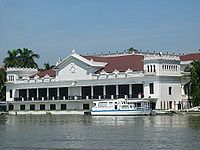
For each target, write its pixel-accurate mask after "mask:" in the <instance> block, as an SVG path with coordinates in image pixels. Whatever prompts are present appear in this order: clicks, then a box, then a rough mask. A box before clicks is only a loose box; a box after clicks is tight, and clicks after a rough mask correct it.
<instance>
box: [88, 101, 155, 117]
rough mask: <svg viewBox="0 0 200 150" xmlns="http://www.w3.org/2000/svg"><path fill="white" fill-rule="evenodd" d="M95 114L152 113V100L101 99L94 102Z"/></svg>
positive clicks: (93, 109)
mask: <svg viewBox="0 0 200 150" xmlns="http://www.w3.org/2000/svg"><path fill="white" fill-rule="evenodd" d="M93 103H94V104H95V106H94V107H93V108H92V111H91V115H93V116H134V115H150V114H151V109H150V102H149V101H148V100H143V99H142V100H127V99H115V100H99V101H94V102H93Z"/></svg>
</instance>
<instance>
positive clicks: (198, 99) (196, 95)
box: [191, 60, 200, 107]
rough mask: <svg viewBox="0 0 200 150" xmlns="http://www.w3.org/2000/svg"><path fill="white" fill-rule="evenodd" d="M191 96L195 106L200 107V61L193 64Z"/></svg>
mask: <svg viewBox="0 0 200 150" xmlns="http://www.w3.org/2000/svg"><path fill="white" fill-rule="evenodd" d="M191 83H192V87H191V88H192V89H191V95H192V97H193V106H194V107H195V106H199V105H200V60H196V61H193V62H192V63H191Z"/></svg>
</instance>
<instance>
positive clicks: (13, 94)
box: [12, 89, 19, 101]
mask: <svg viewBox="0 0 200 150" xmlns="http://www.w3.org/2000/svg"><path fill="white" fill-rule="evenodd" d="M15 92H16V89H12V101H14V98H15ZM18 97H19V96H18Z"/></svg>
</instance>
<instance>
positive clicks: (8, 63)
mask: <svg viewBox="0 0 200 150" xmlns="http://www.w3.org/2000/svg"><path fill="white" fill-rule="evenodd" d="M7 54H8V57H6V58H5V59H4V60H3V63H4V66H5V67H6V68H8V67H17V66H18V65H19V63H18V54H19V53H18V50H16V49H13V50H12V51H10V50H9V51H8V52H7Z"/></svg>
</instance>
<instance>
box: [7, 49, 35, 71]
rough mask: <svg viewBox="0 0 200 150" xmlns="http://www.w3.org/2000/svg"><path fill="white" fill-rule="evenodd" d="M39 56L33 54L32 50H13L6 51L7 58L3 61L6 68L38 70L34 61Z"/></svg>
mask: <svg viewBox="0 0 200 150" xmlns="http://www.w3.org/2000/svg"><path fill="white" fill-rule="evenodd" d="M38 58H39V55H38V54H35V53H33V51H32V50H29V49H27V48H23V49H17V50H16V49H13V50H12V51H10V50H9V51H8V57H6V58H5V59H4V61H3V63H4V65H5V67H6V68H8V67H20V68H38V65H37V63H36V62H35V59H38Z"/></svg>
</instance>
